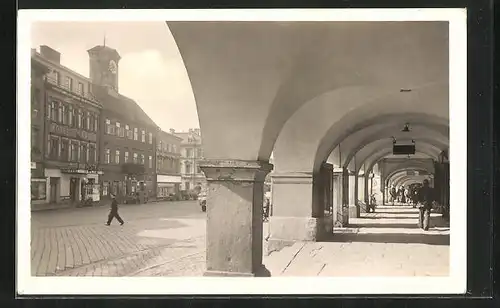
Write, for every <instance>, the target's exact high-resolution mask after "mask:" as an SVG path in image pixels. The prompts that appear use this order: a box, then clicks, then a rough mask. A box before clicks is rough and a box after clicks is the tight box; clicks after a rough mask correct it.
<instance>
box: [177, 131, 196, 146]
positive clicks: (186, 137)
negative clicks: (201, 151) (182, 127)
mask: <svg viewBox="0 0 500 308" xmlns="http://www.w3.org/2000/svg"><path fill="white" fill-rule="evenodd" d="M175 135H176V136H178V137H180V138H182V144H188V143H189V139H190V138H194V139H195V140H196V142H197V143H198V144H200V143H201V136H199V135H196V134H193V133H190V132H179V133H177V132H176V133H175Z"/></svg>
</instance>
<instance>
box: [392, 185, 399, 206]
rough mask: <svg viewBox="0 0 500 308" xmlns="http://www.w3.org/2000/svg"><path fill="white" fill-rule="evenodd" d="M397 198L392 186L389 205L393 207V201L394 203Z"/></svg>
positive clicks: (394, 188)
mask: <svg viewBox="0 0 500 308" xmlns="http://www.w3.org/2000/svg"><path fill="white" fill-rule="evenodd" d="M397 196H398V193H397V191H396V187H394V186H392V188H391V203H392V205H394V201H396V198H397Z"/></svg>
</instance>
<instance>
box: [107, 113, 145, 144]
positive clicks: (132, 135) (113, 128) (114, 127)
mask: <svg viewBox="0 0 500 308" xmlns="http://www.w3.org/2000/svg"><path fill="white" fill-rule="evenodd" d="M106 134H108V135H115V136H117V137H121V138H125V136H126V137H127V138H128V139H130V140H132V139H133V140H135V141H137V140H139V129H138V128H137V127H134V129H133V130H132V129H131V128H130V126H128V125H125V126H124V127H123V126H122V125H121V123H120V122H115V123H114V124H111V121H110V120H109V119H106ZM141 142H143V143H146V131H145V130H144V129H141ZM148 143H149V144H153V134H152V133H148Z"/></svg>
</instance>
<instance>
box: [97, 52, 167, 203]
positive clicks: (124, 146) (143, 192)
mask: <svg viewBox="0 0 500 308" xmlns="http://www.w3.org/2000/svg"><path fill="white" fill-rule="evenodd" d="M88 54H89V63H90V79H91V82H92V83H91V91H92V94H93V95H94V97H95V98H96V99H97V100H99V101H100V102H101V103H102V106H103V108H102V116H101V125H102V128H103V129H102V130H101V138H100V142H101V144H100V146H101V151H100V155H99V156H100V162H101V168H102V170H103V172H104V174H103V176H102V177H101V185H102V198H103V199H106V198H109V196H110V194H114V195H116V196H117V197H118V199H122V200H127V199H128V198H130V197H133V196H139V198H140V200H141V201H140V202H141V203H142V202H146V201H147V200H151V199H154V198H155V197H156V174H155V171H156V153H155V150H156V132H157V126H156V125H155V123H154V122H153V121H152V120H151V119H150V118H149V117H148V116H147V115H146V113H145V112H144V111H143V110H142V109H141V108H140V107H139V105H138V104H137V103H136V102H135V101H134V100H132V99H130V98H128V97H126V96H124V95H121V94H120V93H119V91H118V68H119V61H120V55H119V54H118V52H117V51H116V50H115V49H113V48H110V47H107V46H95V47H94V48H92V49H90V50H88Z"/></svg>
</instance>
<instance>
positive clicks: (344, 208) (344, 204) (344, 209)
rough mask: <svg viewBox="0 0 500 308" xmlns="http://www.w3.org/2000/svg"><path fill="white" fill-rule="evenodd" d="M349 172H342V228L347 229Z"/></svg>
mask: <svg viewBox="0 0 500 308" xmlns="http://www.w3.org/2000/svg"><path fill="white" fill-rule="evenodd" d="M349 182H350V181H349V170H347V169H346V168H344V169H343V170H342V226H343V227H347V225H348V224H349V199H350V198H349V187H350V186H351V185H350V183H349Z"/></svg>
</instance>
